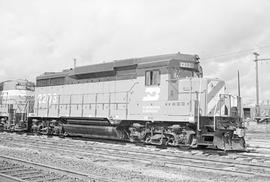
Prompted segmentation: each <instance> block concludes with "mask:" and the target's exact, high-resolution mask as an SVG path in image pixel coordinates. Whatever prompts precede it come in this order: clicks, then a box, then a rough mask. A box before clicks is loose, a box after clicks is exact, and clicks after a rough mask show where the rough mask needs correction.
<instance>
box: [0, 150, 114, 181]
mask: <svg viewBox="0 0 270 182" xmlns="http://www.w3.org/2000/svg"><path fill="white" fill-rule="evenodd" d="M0 181H1V182H2V181H3V182H49V181H57V182H85V181H87V182H89V181H104V182H106V181H112V180H110V179H106V178H104V177H101V176H96V175H90V174H84V173H81V172H76V171H74V170H72V171H71V170H67V169H62V168H57V167H53V166H49V165H44V164H40V163H35V162H30V161H26V160H22V159H18V158H14V157H8V156H2V155H0Z"/></svg>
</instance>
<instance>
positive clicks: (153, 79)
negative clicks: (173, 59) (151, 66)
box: [145, 70, 160, 86]
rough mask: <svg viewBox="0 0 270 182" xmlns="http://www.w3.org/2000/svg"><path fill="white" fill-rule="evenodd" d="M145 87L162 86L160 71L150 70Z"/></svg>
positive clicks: (146, 74) (147, 72)
mask: <svg viewBox="0 0 270 182" xmlns="http://www.w3.org/2000/svg"><path fill="white" fill-rule="evenodd" d="M145 85H146V86H151V85H160V70H148V71H146V72H145Z"/></svg>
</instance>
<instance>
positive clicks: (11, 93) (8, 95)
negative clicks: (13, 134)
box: [0, 80, 35, 131]
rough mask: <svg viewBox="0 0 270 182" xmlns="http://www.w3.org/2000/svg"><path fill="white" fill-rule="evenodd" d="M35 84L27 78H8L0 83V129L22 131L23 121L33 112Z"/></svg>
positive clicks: (24, 126)
mask: <svg viewBox="0 0 270 182" xmlns="http://www.w3.org/2000/svg"><path fill="white" fill-rule="evenodd" d="M34 89H35V85H34V83H32V82H29V81H27V80H8V81H4V82H1V83H0V120H1V124H0V126H1V130H7V131H14V130H15V131H22V130H26V129H27V125H26V124H25V122H24V121H26V120H27V113H29V112H33V108H34Z"/></svg>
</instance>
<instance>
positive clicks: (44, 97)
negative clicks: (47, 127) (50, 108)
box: [37, 93, 57, 105]
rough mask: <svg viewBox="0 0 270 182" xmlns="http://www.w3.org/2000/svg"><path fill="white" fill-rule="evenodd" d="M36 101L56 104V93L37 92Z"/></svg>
mask: <svg viewBox="0 0 270 182" xmlns="http://www.w3.org/2000/svg"><path fill="white" fill-rule="evenodd" d="M37 99H38V103H39V104H48V102H49V105H51V104H56V103H57V95H56V93H54V94H39V95H38V98H37Z"/></svg>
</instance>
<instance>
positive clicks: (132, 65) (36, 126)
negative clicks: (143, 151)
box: [25, 53, 245, 150]
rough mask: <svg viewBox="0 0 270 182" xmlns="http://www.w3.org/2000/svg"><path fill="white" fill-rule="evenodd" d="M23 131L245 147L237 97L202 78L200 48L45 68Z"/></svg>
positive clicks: (218, 82)
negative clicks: (195, 52)
mask: <svg viewBox="0 0 270 182" xmlns="http://www.w3.org/2000/svg"><path fill="white" fill-rule="evenodd" d="M33 98H34V101H33V103H34V105H33V106H32V110H31V109H28V112H27V113H28V117H27V119H26V120H25V121H26V122H25V124H26V127H25V130H27V131H28V132H30V131H31V132H38V133H43V134H52V135H63V136H82V137H94V138H106V139H117V140H126V141H133V142H143V143H147V144H155V145H168V146H188V147H207V146H211V147H214V148H218V149H224V150H244V149H245V140H244V136H245V128H244V126H243V124H242V120H241V117H240V114H239V113H240V107H239V103H240V98H239V97H236V96H233V95H230V94H229V93H228V92H227V90H226V85H225V82H224V81H223V80H220V79H216V78H215V79H212V78H204V77H203V71H202V67H201V66H200V62H199V57H198V56H197V55H188V54H181V53H176V54H166V55H158V56H150V57H142V58H133V59H124V60H114V61H112V62H106V63H100V64H94V65H88V66H80V67H74V68H72V69H68V70H63V71H62V72H45V73H44V74H42V75H40V76H38V77H37V78H36V87H35V91H34V97H33Z"/></svg>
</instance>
